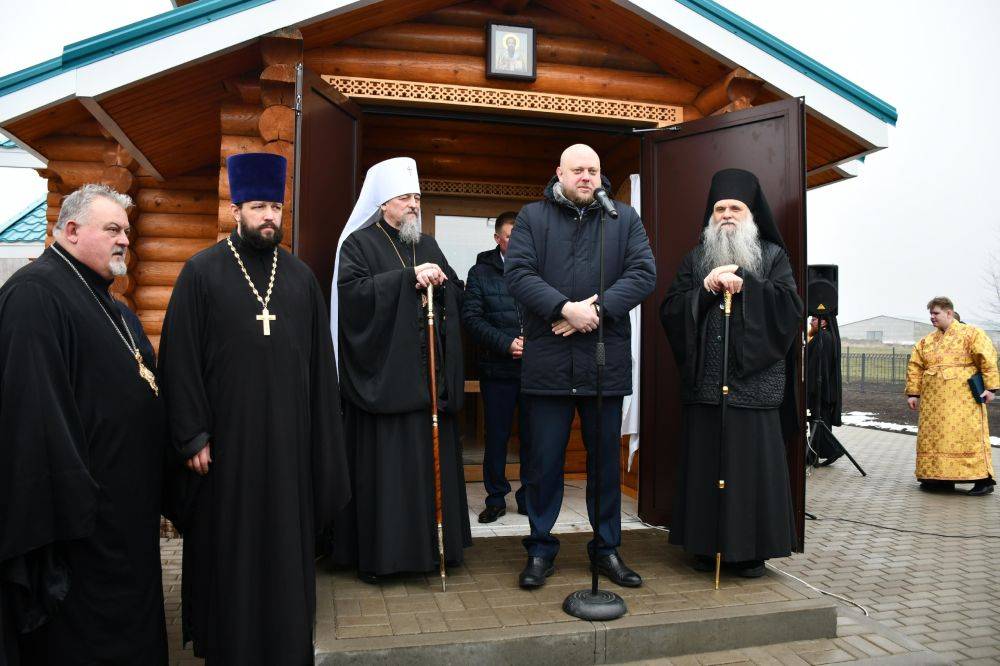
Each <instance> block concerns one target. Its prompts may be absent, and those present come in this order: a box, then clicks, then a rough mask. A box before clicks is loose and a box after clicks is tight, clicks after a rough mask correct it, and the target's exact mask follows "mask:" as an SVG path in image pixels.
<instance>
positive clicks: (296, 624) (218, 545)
mask: <svg viewBox="0 0 1000 666" xmlns="http://www.w3.org/2000/svg"><path fill="white" fill-rule="evenodd" d="M230 239H231V240H232V241H233V243H234V245H235V246H236V247H237V248H238V250H239V252H240V256H241V257H242V258H243V263H244V265H245V266H246V269H247V271H248V272H249V274H250V277H251V279H252V280H253V282H254V284H255V285H256V287H257V289H258V291H259V292H260V294H261V295H262V296H263V295H264V294H265V293H266V291H267V284H268V278H269V277H270V274H271V262H272V251H271V250H264V251H261V250H257V249H254V248H252V247H251V246H250V245H249V244H247V243H244V242H243V241H242V239H241V238H240V236H239V235H238V234H237V233H236V232H233V234H232V235H231V236H230ZM269 309H270V311H271V313H272V314H274V315H276V316H277V319H276V320H275V321H273V322H271V335H270V336H264V335H263V329H262V323H261V322H260V321H258V320H257V319H256V316H257V315H258V314H260V311H261V306H260V304H259V303H258V301H257V299H256V298H255V297H254V295H253V293H252V292H251V291H250V286H249V285H248V284H247V281H246V278H244V276H243V273H242V272H241V271H240V268H239V266H238V265H237V263H236V259H235V258H234V257H233V255H232V252H231V251H230V249H229V247H228V245H227V243H226V242H225V241H222V242H220V243H218V244H216V245H214V246H213V247H211V248H208V249H207V250H204V251H203V252H200V253H198V254H197V255H195V256H194V257H192V258H191V259H190V260H189V261H188V262H187V264H185V266H184V269H183V270H182V271H181V274H180V276H179V277H178V278H177V284H176V285H175V287H174V291H173V294H172V296H171V298H170V304H169V306H168V308H167V315H166V318H165V319H164V322H163V334H162V337H161V339H160V369H161V373H162V375H163V383H164V386H163V389H164V394H165V397H166V400H167V410H168V416H169V421H170V433H171V439H172V441H173V445H174V446H175V447H176V448H177V451H178V453H179V455H180V457H181V458H183V459H187V458H189V457H190V456H192V455H194V454H195V453H197V452H198V451H199V450H200V449H201V448H202V447H203V446H204V445H205V443H206V442H210V443H211V449H210V452H211V457H212V463H211V465H210V467H209V472H208V474H207V475H206V476H204V477H202V476H198V475H197V474H195V473H194V472H191V471H188V470H186V469H185V470H183V473H182V474H183V476H182V478H183V480H184V481H185V485H186V487H185V488H184V489H183V490H184V495H183V496H182V498H181V501H180V502H179V503H178V505H177V506H175V507H174V511H175V513H174V516H173V517H174V518H175V519H176V520H177V521H178V523H179V524H178V528H179V529H180V530H181V531H182V533H183V535H184V563H183V586H182V606H183V620H184V638H185V641H186V640H188V639H192V640H193V641H194V650H195V654H196V655H198V656H206V657H207V658H208V660H209V662H210V663H211V662H216V663H220V664H278V663H280V664H309V663H312V661H313V644H312V637H313V624H314V620H315V610H316V588H315V566H314V558H315V544H316V539H317V538H318V536H319V534H320V532H321V531H322V530H323V529H324V528H325V527H326V526H327V525H328V524H329V522H330V521H331V520H332V516H333V514H334V513H335V512H336V510H338V509H339V508H340V507H342V506H343V505H344V503H345V502H346V501H347V498H348V496H349V482H348V477H347V466H346V458H345V454H344V445H343V433H342V424H341V418H340V394H339V392H338V387H337V376H336V368H335V365H334V357H333V344H332V340H331V337H330V329H329V326H328V325H327V314H326V313H327V310H326V307H325V306H324V303H323V297H322V295H321V291H320V288H319V285H318V284H317V282H316V278H315V277H314V276H313V274H312V272H311V271H310V270H309V268H308V267H307V266H306V265H305V264H304V263H302V262H301V261H300V260H299V259H297V258H296V257H293V256H292V255H291V254H289V253H288V252H286V251H285V250H284V249H279V251H278V269H277V275H276V277H275V282H274V291H273V293H272V295H271V300H270V303H269Z"/></svg>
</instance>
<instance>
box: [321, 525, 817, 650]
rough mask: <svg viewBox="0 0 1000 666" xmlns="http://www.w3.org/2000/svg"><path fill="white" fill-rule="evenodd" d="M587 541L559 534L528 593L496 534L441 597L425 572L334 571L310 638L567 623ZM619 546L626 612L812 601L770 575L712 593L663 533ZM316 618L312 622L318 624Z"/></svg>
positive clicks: (521, 557) (519, 555)
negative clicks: (633, 583)
mask: <svg viewBox="0 0 1000 666" xmlns="http://www.w3.org/2000/svg"><path fill="white" fill-rule="evenodd" d="M589 538H590V535H589V534H579V533H576V534H565V535H562V538H561V540H562V548H561V550H560V554H559V557H558V559H557V561H556V573H555V574H554V575H553V576H552V577H551V578H549V580H548V582H547V583H546V585H545V586H544V587H542V588H540V589H537V590H532V591H530V592H529V591H525V590H522V589H520V588H519V587H518V586H517V574H518V572H519V571H520V569H521V567H522V566H523V565H524V561H525V554H524V548H523V547H522V546H521V540H520V538H518V537H496V538H494V539H492V540H490V542H489V547H488V548H471V549H469V550H468V551H467V554H466V558H465V563H464V564H463V565H462V566H461V567H455V568H452V569H450V570H449V571H448V581H447V591H446V592H441V587H440V578H439V577H438V576H435V575H427V576H424V575H417V576H393V577H392V578H391V579H389V580H387V581H385V582H384V583H382V584H381V585H378V586H372V585H368V584H366V583H362V582H361V581H359V580H358V579H357V578H356V577H355V576H354V572H352V571H345V572H335V573H334V574H333V575H332V580H331V581H330V587H331V588H332V594H333V600H334V609H333V610H334V613H333V614H332V615H334V617H331V618H329V620H331V621H332V622H331V624H335V627H333V626H331V627H329V629H326V628H325V627H323V626H320V627H319V628H318V629H317V634H327V635H330V634H332V633H333V631H330V630H334V631H335V632H336V637H337V638H338V639H343V638H369V637H374V636H400V635H407V634H427V633H436V632H441V631H462V630H465V629H494V628H495V629H499V628H501V627H516V626H524V625H529V624H549V623H553V622H572V621H575V618H573V617H571V616H569V615H567V614H566V613H564V612H563V611H562V603H563V600H564V599H565V598H566V597H567V596H568V595H569V594H571V593H572V592H574V591H576V590H580V589H584V588H587V587H589V585H590V582H591V576H590V570H589V560H588V558H587V555H586V542H587V540H588V539H589ZM621 550H622V552H623V553H627V558H628V562H629V563H630V564H631V565H632V566H634V567H635V568H636V569H637V570H639V571H641V572H642V575H643V578H644V584H643V586H642V587H640V588H636V589H626V588H619V587H617V586H614V590H615V592H617V593H618V594H620V595H621V596H622V597H623V598H624V599H625V601H626V603H627V604H628V609H629V613H630V614H631V615H648V614H651V613H659V612H665V611H682V610H700V609H706V608H719V607H723V606H728V607H732V606H752V605H755V604H763V603H769V602H783V601H793V600H801V599H806V598H812V597H816V596H818V595H817V594H815V593H813V592H811V591H809V590H804V589H802V588H799V586H793V585H790V583H791V582H792V581H789V580H787V579H782V578H779V577H777V576H767V577H764V578H758V579H744V578H738V577H735V576H725V577H724V578H723V580H722V585H721V587H720V589H719V590H717V591H716V590H715V589H713V588H714V582H713V577H712V576H711V575H710V574H695V573H694V572H693V571H691V569H690V567H689V566H688V561H687V558H686V557H683V556H681V554H680V553H678V552H677V549H673V548H668V546H667V544H666V535H665V534H664V533H663V532H657V531H654V530H631V531H628V532H626V533H624V534H623V535H622V549H621ZM796 588H799V589H796ZM326 620H327V618H319V621H320V623H323V622H324V621H326ZM325 629H326V630H325Z"/></svg>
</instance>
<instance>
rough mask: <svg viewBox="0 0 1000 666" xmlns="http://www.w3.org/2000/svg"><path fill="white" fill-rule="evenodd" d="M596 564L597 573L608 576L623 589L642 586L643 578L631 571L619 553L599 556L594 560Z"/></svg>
mask: <svg viewBox="0 0 1000 666" xmlns="http://www.w3.org/2000/svg"><path fill="white" fill-rule="evenodd" d="M594 564H596V565H597V571H598V572H599V573H602V574H604V575H605V576H607V577H608V578H609V579H610V580H611V582H612V583H617V584H618V585H621V586H622V587H639V586H641V585H642V576H640V575H639V574H637V573H636V572H634V571H632V570H631V569H629V568H628V566H626V565H625V562H624V561H622V558H621V556H619V555H618V553H610V554H608V555H598V556H597V557H596V558H595V559H594Z"/></svg>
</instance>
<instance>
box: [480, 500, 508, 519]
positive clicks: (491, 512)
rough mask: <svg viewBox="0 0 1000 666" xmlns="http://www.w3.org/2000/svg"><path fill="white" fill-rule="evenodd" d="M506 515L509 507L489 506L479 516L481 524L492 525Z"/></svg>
mask: <svg viewBox="0 0 1000 666" xmlns="http://www.w3.org/2000/svg"><path fill="white" fill-rule="evenodd" d="M506 513H507V507H505V506H491V505H489V504H487V505H486V508H485V509H483V511H482V513H480V514H479V522H481V523H492V522H493V521H495V520H496V519H497V518H499V517H500V516H503V515H505V514H506Z"/></svg>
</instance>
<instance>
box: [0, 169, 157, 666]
mask: <svg viewBox="0 0 1000 666" xmlns="http://www.w3.org/2000/svg"><path fill="white" fill-rule="evenodd" d="M131 206H132V201H131V199H129V197H128V196H126V195H124V194H121V193H119V192H116V191H115V190H113V189H111V188H110V187H108V186H106V185H94V184H91V185H84V186H83V187H81V188H80V189H78V190H77V191H75V192H73V193H72V194H70V195H69V196H67V197H66V198H65V199H64V200H63V202H62V207H61V209H60V211H59V219H58V220H57V221H56V224H55V227H54V228H53V229H52V236H53V243H52V245H51V246H49V248H48V249H46V250H45V252H43V253H42V255H41V256H40V257H39V258H38V259H37V260H36V261H34V262H32V263H31V264H29V265H27V266H25V267H24V268H21V269H20V270H19V271H17V272H16V273H15V274H14V275H13V276H12V277H11V278H10V280H8V281H7V283H6V284H5V285H4V286H3V289H0V432H2V433H3V436H2V437H0V664H18V663H20V664H58V665H59V666H63V665H70V666H71V665H73V664H150V665H156V664H166V663H167V634H166V625H165V623H164V615H163V588H162V585H161V579H160V549H159V546H160V540H159V536H160V509H161V490H162V479H163V458H164V453H165V452H166V446H167V438H166V436H165V431H166V414H165V411H164V401H163V399H162V397H160V395H159V388H158V386H157V383H156V378H155V377H154V375H153V368H154V367H155V366H154V360H153V348H152V347H151V346H150V344H149V340H148V339H147V338H146V335H145V333H143V331H142V325H141V324H140V323H139V319H138V317H136V316H135V315H134V314H133V313H132V312H131V311H130V310H129V309H128V308H127V307H125V306H124V305H123V304H122V303H121V302H120V301H118V300H116V299H115V298H114V297H113V296H112V295H111V291H110V287H111V284H112V282H113V280H114V278H115V277H118V276H122V275H125V274H126V272H127V268H126V264H125V250H126V248H128V246H129V232H130V230H131V226H130V224H129V219H128V212H127V211H128V209H129V208H130V207H131Z"/></svg>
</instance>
